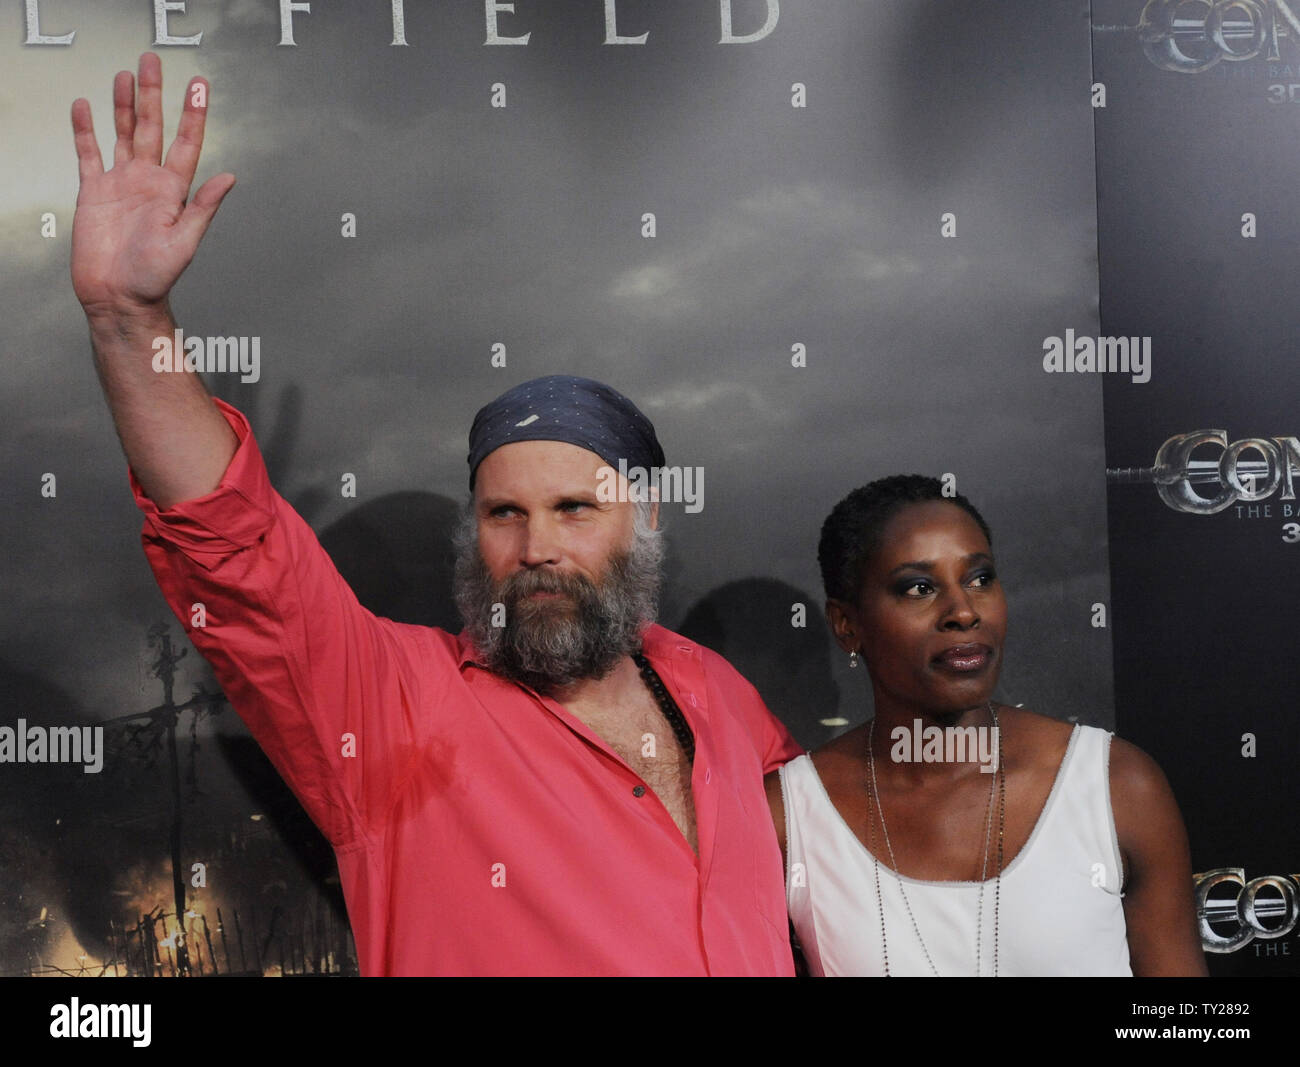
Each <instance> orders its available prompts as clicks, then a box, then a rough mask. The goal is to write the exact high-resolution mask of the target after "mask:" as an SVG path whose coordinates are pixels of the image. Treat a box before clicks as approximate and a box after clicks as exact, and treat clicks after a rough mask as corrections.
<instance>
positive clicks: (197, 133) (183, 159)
mask: <svg viewBox="0 0 1300 1067" xmlns="http://www.w3.org/2000/svg"><path fill="white" fill-rule="evenodd" d="M207 116H208V83H207V82H206V81H205V80H204V79H203V78H193V79H191V81H190V84H189V88H188V89H186V90H185V110H184V111H182V112H181V123H180V125H179V126H178V127H177V128H176V140H174V141H173V142H172V146H171V148H169V149H167V159H166V162H164V163H163V166H164V167H166V168H167V169H168V170H170V171H171V172H172V173H173V174H176V175H179V176H180V178H181V180H182V181H184V182H185V188H186V189H188V188H189V187H190V182H192V181H193V180H194V171H195V170H196V169H197V168H198V165H199V153H200V152H201V151H202V150H203V124H204V122H205V121H206V120H207Z"/></svg>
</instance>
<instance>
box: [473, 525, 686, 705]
mask: <svg viewBox="0 0 1300 1067" xmlns="http://www.w3.org/2000/svg"><path fill="white" fill-rule="evenodd" d="M662 563H663V544H662V540H661V538H660V535H659V534H658V533H657V532H656V531H651V530H646V529H644V528H641V527H640V524H639V523H638V530H637V532H636V534H635V536H634V538H633V541H632V545H631V547H630V548H628V549H625V550H622V551H619V552H615V553H614V554H613V555H611V556H610V559H609V562H608V565H607V567H606V570H605V574H604V575H603V576H602V577H601V578H600V580H599V582H598V583H593V582H592V581H591V580H590V579H588V578H586V577H584V576H583V575H579V574H562V573H559V572H556V571H550V570H544V569H538V570H531V571H530V570H522V571H516V572H515V573H514V574H511V575H509V576H507V577H506V578H505V579H503V580H502V581H501V582H493V581H492V577H491V575H489V574H488V569H487V565H486V564H485V563H484V562H483V557H482V555H481V554H480V553H479V549H478V538H477V532H476V530H475V526H474V522H473V516H472V514H471V515H470V516H469V517H468V519H467V522H466V523H465V524H464V525H462V527H461V529H460V530H459V531H458V533H457V536H456V576H455V591H456V606H457V607H458V608H459V609H460V615H461V619H462V620H463V621H464V623H465V631H466V634H467V636H468V637H469V638H470V640H472V641H473V642H474V646H475V648H476V649H477V650H478V654H479V658H480V660H481V662H482V663H483V665H484V666H485V667H487V668H488V669H489V670H491V671H493V672H495V673H496V674H500V675H503V676H505V677H506V678H510V679H512V680H513V681H516V682H521V683H523V684H524V685H527V686H531V687H532V688H533V689H535V690H537V692H539V693H542V694H550V693H554V692H555V691H556V690H557V689H561V688H563V687H565V686H568V685H571V684H573V683H574V682H576V681H579V680H581V679H587V678H590V679H599V678H604V677H605V676H606V675H608V674H609V672H610V671H612V670H613V669H614V667H615V666H616V665H617V663H618V661H619V660H620V659H622V658H623V657H624V656H626V655H628V654H630V653H632V652H635V651H636V650H638V649H639V648H640V647H641V634H642V632H643V631H644V630H645V628H646V627H647V626H649V625H650V623H652V622H654V619H655V616H656V614H657V613H658V600H659V586H660V582H661V566H662ZM538 592H545V593H559V594H561V595H560V596H556V597H541V598H538V599H529V595H530V594H532V593H538ZM497 604H502V605H504V609H505V610H504V615H505V618H504V623H505V625H503V626H494V625H492V623H493V617H494V614H496V615H497V617H498V619H499V617H500V609H496V611H495V612H494V607H495V605H497Z"/></svg>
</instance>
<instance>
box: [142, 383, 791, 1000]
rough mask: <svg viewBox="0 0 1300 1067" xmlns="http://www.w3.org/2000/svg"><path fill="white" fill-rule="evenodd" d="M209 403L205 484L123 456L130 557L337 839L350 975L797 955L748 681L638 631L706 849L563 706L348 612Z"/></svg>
mask: <svg viewBox="0 0 1300 1067" xmlns="http://www.w3.org/2000/svg"><path fill="white" fill-rule="evenodd" d="M215 403H216V404H217V406H218V408H219V409H220V410H221V412H222V413H223V414H224V415H225V417H226V419H227V421H228V422H229V423H230V425H231V427H232V428H233V429H234V431H235V433H236V434H237V435H238V437H239V439H240V445H239V448H238V450H237V451H236V453H235V455H234V458H233V459H232V460H231V462H230V466H229V467H228V469H227V470H226V473H225V475H224V476H223V478H222V480H221V483H220V485H219V486H218V488H217V489H215V490H214V491H213V492H211V493H209V494H207V495H206V496H203V497H199V498H197V499H194V500H188V501H184V502H182V503H180V504H176V505H175V506H173V507H171V508H168V509H167V510H166V511H159V510H158V508H157V507H156V506H155V505H154V504H153V503H152V501H150V500H149V499H148V498H147V497H146V496H145V495H144V493H143V491H142V490H141V488H140V485H139V483H138V482H137V481H136V480H135V476H134V474H131V486H132V489H133V491H134V493H135V496H136V503H137V504H138V505H139V507H140V509H141V510H142V511H143V512H144V514H145V520H144V531H143V540H144V546H145V553H146V555H147V556H148V558H149V563H150V565H151V566H152V567H153V571H154V574H155V575H156V577H157V579H158V584H159V585H160V587H161V588H162V591H163V593H164V595H165V596H166V597H167V600H168V603H169V604H170V605H171V607H172V610H173V611H174V612H175V613H176V615H177V617H178V618H179V619H180V620H181V622H182V624H183V625H184V626H185V628H186V633H187V634H188V635H189V637H190V640H191V641H192V642H193V643H194V645H195V647H196V648H198V650H199V651H200V652H202V653H203V655H204V656H205V657H206V658H207V659H208V661H209V662H210V663H211V664H212V667H213V670H214V671H215V672H216V675H217V677H218V679H219V680H220V682H221V684H222V686H223V688H224V689H225V692H226V695H227V696H228V697H229V699H230V702H231V703H232V704H233V705H234V707H235V709H236V710H237V711H238V712H239V714H240V716H241V717H242V718H243V720H244V722H245V723H247V725H248V728H249V730H250V731H252V733H253V736H254V737H255V738H256V739H257V741H258V743H259V744H260V745H261V746H262V748H263V749H264V750H265V751H266V754H267V755H268V756H269V757H270V759H271V762H272V763H274V764H275V767H276V768H277V770H279V772H280V774H281V775H283V777H284V779H285V781H286V782H287V783H288V784H289V786H290V788H291V789H292V790H293V792H294V794H295V795H296V796H297V797H298V799H299V801H301V803H302V805H303V807H304V808H306V810H307V813H308V814H309V815H310V816H311V818H312V820H313V821H314V822H315V823H316V825H317V826H318V827H320V829H321V831H322V833H324V834H325V836H326V837H327V838H328V839H329V841H330V843H331V844H332V845H333V846H334V852H335V855H336V857H337V859H338V866H339V875H340V878H341V880H342V885H343V891H344V896H345V898H346V900H347V906H348V915H349V917H350V919H351V922H352V931H353V935H354V937H355V939H356V945H357V953H358V956H359V959H360V965H361V972H362V973H363V974H366V975H790V974H792V973H793V966H792V961H791V956H790V947H789V942H788V938H787V924H786V911H785V890H784V879H783V877H782V869H781V855H780V851H779V849H778V847H777V842H776V837H775V834H774V833H773V829H772V821H771V817H770V816H769V813H768V806H767V801H766V797H765V794H764V791H763V775H764V773H766V772H768V771H771V770H773V769H775V768H776V767H778V766H780V765H781V764H782V763H784V762H785V761H786V760H788V759H790V758H792V757H793V756H795V755H798V754H799V752H800V749H799V747H798V746H797V745H796V744H795V742H794V741H793V740H792V739H791V737H790V735H789V733H788V732H787V731H786V730H785V728H784V727H783V726H782V725H781V724H780V723H779V722H778V721H777V720H776V719H775V718H774V717H773V716H772V715H771V713H770V712H769V711H768V710H767V709H766V707H764V705H763V702H762V700H761V699H760V698H759V696H758V694H757V692H756V691H755V690H754V688H753V687H752V686H751V685H750V684H749V683H748V682H746V681H745V680H744V679H743V678H742V677H741V676H740V675H739V674H738V673H737V672H736V671H735V670H734V669H733V668H732V667H731V666H730V665H729V664H728V663H727V662H726V661H725V660H723V659H722V657H720V656H718V655H717V654H716V653H714V652H711V651H709V650H708V649H705V648H701V647H700V646H699V645H697V644H694V643H693V642H691V641H688V640H686V639H685V638H682V637H679V636H678V635H676V634H674V633H671V632H669V631H668V630H665V629H664V628H662V627H660V626H653V627H651V628H650V630H649V631H648V632H647V633H646V635H645V644H644V650H645V654H646V656H647V657H648V658H649V659H650V661H651V663H652V664H653V665H654V667H655V670H656V671H658V672H659V675H660V676H661V677H662V678H663V681H664V684H665V685H667V687H668V689H669V690H670V691H671V693H672V694H673V697H674V699H675V700H676V701H677V703H678V706H679V707H680V708H681V710H682V712H683V714H684V715H685V716H686V718H687V720H688V721H689V722H690V724H691V728H692V729H693V730H694V731H695V739H696V742H695V743H696V749H695V764H694V769H693V772H692V777H691V787H692V792H693V795H694V800H695V811H696V821H697V827H698V833H699V846H700V851H699V857H698V859H697V857H696V855H695V853H694V852H693V851H692V850H691V848H690V846H689V845H688V844H687V842H686V840H685V838H684V837H683V836H682V833H681V831H680V830H678V828H677V826H676V824H675V823H674V822H673V820H672V818H671V816H670V815H669V814H668V811H667V809H666V808H665V807H664V806H663V804H661V803H660V801H659V800H658V798H657V797H656V796H655V794H654V792H653V791H652V790H650V789H649V787H648V786H646V785H645V783H644V782H643V781H642V780H641V778H640V777H639V776H637V775H636V774H634V773H633V772H632V770H631V769H630V768H629V767H628V766H627V764H626V763H624V762H623V760H622V759H620V758H619V756H617V755H616V754H615V753H614V752H613V751H612V750H611V749H610V748H609V746H608V745H606V744H605V743H604V742H603V741H602V740H601V739H600V738H599V737H598V736H596V735H595V734H594V733H592V731H591V730H589V729H588V728H587V727H586V726H585V725H583V724H582V723H581V722H579V721H578V720H577V719H575V718H574V717H573V716H572V715H570V714H568V712H566V711H565V710H564V708H563V707H561V706H560V705H559V704H558V703H556V702H555V701H554V700H549V699H546V698H543V697H540V696H538V695H537V694H536V693H535V692H533V691H532V690H531V689H528V688H526V687H523V686H520V685H517V684H515V683H513V682H509V681H506V680H505V679H503V678H501V677H499V676H497V675H495V674H492V673H490V672H489V671H488V670H486V669H485V668H483V667H480V666H478V665H477V664H476V663H475V660H474V649H473V646H472V645H471V644H470V643H469V642H468V641H467V640H466V639H465V638H464V637H461V636H455V635H452V634H450V633H447V632H445V631H443V630H438V629H433V628H430V627H425V626H412V625H407V624H403V623H396V622H392V621H390V620H388V619H382V618H378V617H376V616H374V615H372V614H371V613H370V612H369V611H367V610H366V609H365V608H363V607H362V606H361V605H360V604H359V603H358V602H357V599H356V597H355V596H354V595H353V594H352V591H351V589H349V588H348V586H347V584H346V583H345V582H344V581H343V579H342V578H341V577H340V576H339V574H338V572H337V571H336V570H335V568H334V565H333V563H332V562H331V560H330V558H329V556H328V555H327V554H326V552H325V550H324V549H323V548H321V546H320V544H319V542H318V541H317V540H316V537H315V535H314V534H313V533H312V531H311V529H310V528H309V527H308V526H307V524H306V523H305V522H304V521H303V520H302V518H301V517H299V515H298V514H297V513H296V512H295V511H294V510H293V509H292V508H291V507H290V506H289V505H288V504H287V503H286V502H285V501H284V500H283V499H282V498H281V497H280V496H279V495H278V494H277V493H276V492H275V491H274V490H273V489H272V488H271V484H270V481H269V479H268V477H267V473H266V467H265V465H264V463H263V461H262V457H261V453H260V452H259V450H258V447H257V443H256V441H255V440H254V438H253V435H252V433H251V430H250V429H249V424H248V422H247V420H246V419H245V418H244V417H243V416H242V415H241V414H240V413H239V412H238V411H236V410H235V409H234V408H232V407H230V406H229V405H228V404H225V403H223V402H221V401H219V400H217V401H215ZM196 602H202V604H203V605H204V609H205V612H206V625H205V626H202V627H191V626H190V619H191V611H192V608H191V606H192V605H193V604H194V603H196ZM638 794H639V795H638Z"/></svg>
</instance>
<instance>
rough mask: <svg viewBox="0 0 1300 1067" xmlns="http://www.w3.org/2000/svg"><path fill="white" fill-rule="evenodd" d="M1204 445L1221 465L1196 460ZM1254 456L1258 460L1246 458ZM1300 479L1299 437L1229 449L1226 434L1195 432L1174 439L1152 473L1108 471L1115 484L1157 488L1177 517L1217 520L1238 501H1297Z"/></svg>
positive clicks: (1251, 441) (1256, 440)
mask: <svg viewBox="0 0 1300 1067" xmlns="http://www.w3.org/2000/svg"><path fill="white" fill-rule="evenodd" d="M1202 445H1217V446H1218V447H1219V449H1220V452H1219V457H1218V459H1192V453H1193V452H1194V451H1196V449H1198V448H1200V447H1201V446H1202ZM1247 453H1254V455H1256V456H1258V457H1259V458H1258V459H1255V458H1243V456H1245V455H1246V454H1247ZM1297 474H1300V439H1297V438H1295V437H1271V438H1269V437H1243V438H1242V439H1241V440H1240V441H1233V442H1232V443H1231V444H1229V443H1228V434H1227V432H1226V431H1224V430H1195V431H1193V432H1192V433H1182V434H1179V435H1178V436H1177V437H1171V438H1169V440H1168V441H1166V442H1165V443H1164V444H1163V445H1161V446H1160V450H1159V451H1158V452H1157V453H1156V465H1155V466H1154V467H1137V468H1119V469H1110V470H1108V471H1106V480H1107V481H1108V482H1110V483H1112V484H1119V485H1122V484H1131V483H1134V482H1154V483H1155V487H1156V492H1157V493H1159V494H1160V499H1161V500H1163V501H1164V502H1165V503H1166V504H1168V505H1169V506H1170V507H1171V508H1173V509H1174V510H1175V511H1185V512H1188V513H1190V514H1192V515H1214V514H1217V513H1218V512H1220V511H1223V510H1224V509H1225V508H1229V507H1231V506H1232V505H1233V504H1235V503H1237V502H1238V501H1243V502H1245V503H1248V504H1253V503H1255V502H1256V501H1259V500H1264V499H1266V498H1267V497H1270V496H1272V495H1273V494H1274V493H1275V492H1277V490H1278V488H1279V487H1280V488H1281V490H1282V495H1281V497H1280V499H1282V500H1294V499H1295V481H1296V475H1297ZM1193 484H1198V485H1209V486H1210V492H1211V493H1212V494H1213V495H1212V496H1202V495H1201V494H1200V493H1198V492H1196V491H1195V490H1194V489H1193V488H1192V485H1193Z"/></svg>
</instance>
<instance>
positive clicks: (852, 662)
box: [849, 648, 858, 667]
mask: <svg viewBox="0 0 1300 1067" xmlns="http://www.w3.org/2000/svg"><path fill="white" fill-rule="evenodd" d="M857 665H858V650H857V649H856V648H855V649H854V650H853V651H852V652H850V653H849V666H850V667H856V666H857Z"/></svg>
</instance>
